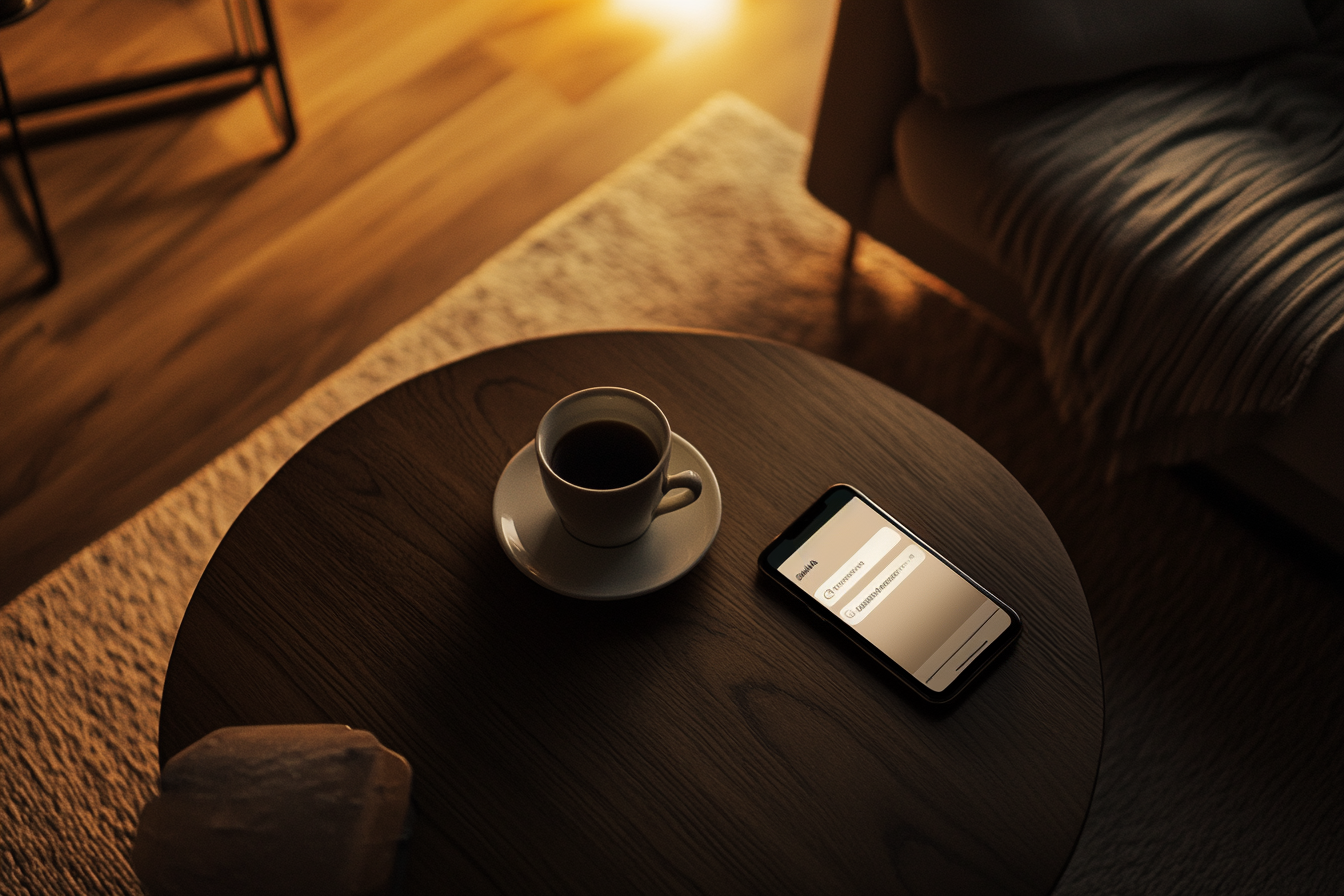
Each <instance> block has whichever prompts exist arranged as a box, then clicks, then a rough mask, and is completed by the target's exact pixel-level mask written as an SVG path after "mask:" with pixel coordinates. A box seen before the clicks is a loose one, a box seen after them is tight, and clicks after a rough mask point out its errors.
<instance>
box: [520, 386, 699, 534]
mask: <svg viewBox="0 0 1344 896" xmlns="http://www.w3.org/2000/svg"><path fill="white" fill-rule="evenodd" d="M632 430H633V431H632ZM645 439H647V443H645V441H644V440H645ZM671 448H672V429H671V427H670V426H669V425H668V422H667V417H666V416H664V415H663V412H662V410H661V409H660V408H659V407H658V406H657V405H656V404H654V403H653V402H652V401H650V400H649V399H648V398H646V397H645V396H643V395H641V394H639V393H638V392H633V391H631V390H629V389H622V388H619V387H616V386H599V387H596V388H593V389H584V390H582V391H580V392H575V393H573V394H572V395H568V396H566V397H564V398H562V399H560V401H558V402H556V403H555V404H554V405H553V406H552V407H551V409H550V410H548V411H547V412H546V414H545V415H544V416H543V417H542V418H541V423H540V424H539V425H538V427H537V441H536V450H537V466H538V467H539V469H540V471H541V479H542V484H543V485H544V487H545V489H546V497H547V498H549V499H550V502H551V505H552V506H553V507H554V508H555V511H556V513H557V514H558V515H559V517H560V521H561V522H562V523H563V524H564V526H565V529H567V530H568V531H569V533H570V534H571V535H573V536H574V537H575V538H577V539H579V540H580V541H583V542H586V543H588V544H591V545H594V546H597V547H619V546H620V545H624V544H629V543H630V542H632V541H634V540H635V539H637V538H639V537H640V536H641V535H643V534H644V531H645V530H646V529H648V527H649V524H650V523H651V522H653V519H654V517H656V516H658V515H659V514H662V513H668V512H670V511H672V510H677V509H679V508H681V507H685V506H686V505H688V504H690V503H692V502H693V501H695V500H696V499H697V498H698V497H699V496H700V490H701V486H702V483H701V481H700V477H699V475H698V474H696V473H694V472H692V471H689V470H687V471H684V472H681V473H677V474H675V475H674V476H668V475H667V466H668V461H669V459H670V457H671ZM557 449H559V450H557ZM638 455H643V457H644V459H643V460H642V461H641V460H639V459H638V457H637V456H638ZM632 463H633V464H634V466H633V467H632ZM646 464H647V469H646V470H645V471H644V472H643V473H642V475H641V474H640V470H639V469H638V467H640V466H645V465H646ZM557 468H559V469H557ZM562 471H563V472H564V473H565V474H566V475H561V472H562ZM585 483H586V485H585ZM618 483H621V484H618ZM673 489H686V490H687V491H685V492H682V493H680V494H674V495H670V496H668V497H666V498H664V495H665V494H666V493H667V492H668V491H671V490H673Z"/></svg>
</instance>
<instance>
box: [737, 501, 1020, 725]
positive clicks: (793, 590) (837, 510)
mask: <svg viewBox="0 0 1344 896" xmlns="http://www.w3.org/2000/svg"><path fill="white" fill-rule="evenodd" d="M759 562H760V566H761V569H762V570H763V571H764V572H765V573H766V575H768V576H769V577H770V578H772V579H774V580H775V581H776V582H778V583H779V584H781V585H783V586H784V589H785V590H786V591H788V592H789V593H790V594H792V595H794V596H795V597H797V598H798V599H799V600H801V601H802V602H803V603H804V604H806V605H807V606H808V607H810V608H811V609H812V610H813V611H815V612H816V613H817V614H818V615H819V616H821V618H823V619H825V620H826V622H827V623H828V624H830V625H832V626H833V627H835V628H836V629H838V630H839V631H841V632H842V633H843V634H844V635H845V636H846V637H848V638H849V639H850V640H852V641H854V642H855V643H856V644H858V645H859V646H860V647H861V648H863V649H864V650H865V651H866V652H867V653H869V654H870V655H872V657H873V658H874V659H876V660H877V661H878V662H880V663H881V664H882V665H883V666H885V667H886V668H887V669H889V670H890V671H891V672H892V673H894V674H895V675H896V677H897V678H899V679H901V681H903V682H905V683H906V684H908V685H909V686H910V687H912V688H913V689H914V690H915V692H916V693H918V694H919V695H920V696H921V697H923V698H924V699H925V700H929V701H931V702H934V703H945V702H947V701H948V700H951V699H952V698H954V697H955V696H956V695H957V694H959V693H960V692H961V691H962V690H963V689H964V688H965V687H966V685H967V684H968V683H970V681H971V680H972V679H973V678H975V676H976V675H978V674H979V673H980V672H981V671H982V670H983V669H984V668H985V667H986V666H987V665H989V663H990V662H991V661H992V660H993V659H994V657H995V656H997V655H998V654H1000V653H1002V652H1003V649H1004V648H1005V647H1007V646H1008V645H1009V644H1011V643H1012V642H1013V640H1014V639H1015V638H1016V637H1017V636H1018V634H1019V633H1020V632H1021V631H1022V621H1021V620H1020V619H1019V618H1018V616H1017V614H1016V613H1014V612H1013V611H1012V610H1011V609H1009V608H1008V606H1007V605H1006V604H1005V603H1004V602H1003V601H1001V600H999V599H998V598H997V597H995V596H994V595H992V594H990V593H989V592H988V591H986V590H985V589H984V588H981V587H980V586H979V585H977V584H976V583H975V582H974V581H972V580H971V578H970V576H968V575H966V574H965V573H963V572H962V571H961V570H959V569H957V568H956V567H955V566H953V565H952V564H951V563H949V562H947V561H946V560H944V559H943V557H942V556H941V555H939V553H938V552H937V551H935V550H934V549H933V548H931V547H929V546H928V545H927V544H925V543H924V542H923V541H922V540H921V539H920V538H919V537H918V536H916V535H915V534H914V533H913V532H911V531H910V530H909V529H907V528H905V527H904V526H902V525H901V524H900V523H898V522H897V521H896V520H895V519H894V518H893V517H892V516H891V514H889V513H887V512H886V511H884V510H883V509H882V508H880V507H878V506H877V505H876V504H874V503H873V502H872V501H871V500H869V498H868V497H867V496H866V495H864V494H862V493H861V492H859V490H858V489H856V488H854V487H853V486H851V485H833V486H831V487H830V488H829V489H827V490H826V493H825V494H824V495H822V496H821V497H820V498H818V499H817V501H816V503H814V504H813V505H812V506H811V507H809V508H808V509H807V510H805V511H804V512H803V514H802V516H800V517H798V519H796V520H794V521H793V523H792V524H791V525H790V526H789V527H788V528H787V529H785V530H784V532H783V533H782V534H781V535H780V536H779V537H778V538H776V539H775V540H774V541H772V542H770V544H769V545H767V546H766V548H765V550H763V551H762V552H761V556H760V561H759Z"/></svg>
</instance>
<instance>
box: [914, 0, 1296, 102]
mask: <svg viewBox="0 0 1344 896" xmlns="http://www.w3.org/2000/svg"><path fill="white" fill-rule="evenodd" d="M906 14H907V15H908V17H909V21H910V30H911V34H912V37H913V38H914V43H915V51H916V53H917V55H918V57H919V78H920V84H921V86H922V87H923V89H924V90H925V91H926V92H928V93H931V94H933V95H934V96H936V97H937V98H938V99H939V100H940V101H942V103H943V104H944V105H945V106H948V107H954V108H955V107H964V106H971V105H976V104H978V103H984V102H988V101H990V100H995V99H999V98H1001V97H1005V96H1009V95H1012V94H1015V93H1019V92H1021V91H1024V90H1030V89H1032V88H1037V87H1048V86H1058V85H1064V84H1079V83H1084V82H1088V81H1096V80H1100V79H1103V78H1108V77H1111V76H1114V75H1119V74H1123V73H1125V72H1131V71H1136V70H1138V69H1142V68H1149V67H1152V66H1158V65H1170V64H1177V63H1196V62H1214V61H1218V60H1227V59H1236V58H1240V57H1245V56H1253V55H1256V54H1259V53H1264V52H1267V51H1270V50H1275V49H1279V48H1282V47H1288V46H1303V45H1306V44H1309V43H1311V42H1312V41H1313V40H1314V39H1315V32H1314V29H1313V27H1312V23H1311V19H1310V18H1309V17H1308V16H1307V12H1306V10H1305V9H1304V7H1303V5H1302V2H1301V0H906Z"/></svg>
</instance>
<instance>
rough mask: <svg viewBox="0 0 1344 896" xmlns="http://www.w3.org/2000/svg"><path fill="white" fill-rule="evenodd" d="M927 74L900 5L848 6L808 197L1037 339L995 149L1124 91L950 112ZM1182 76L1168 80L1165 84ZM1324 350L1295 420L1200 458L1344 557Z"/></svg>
mask: <svg viewBox="0 0 1344 896" xmlns="http://www.w3.org/2000/svg"><path fill="white" fill-rule="evenodd" d="M1322 5H1323V4H1316V6H1317V7H1320V6H1322ZM917 64H918V63H917V59H916V55H915V49H914V45H913V43H912V39H911V31H910V27H909V25H908V22H907V18H906V14H905V10H904V9H903V7H902V5H901V3H899V2H897V0H842V3H841V6H840V10H839V18H838V21H837V26H836V32H835V38H834V43H833V47H832V54H831V59H830V63H829V68H828V72H827V78H826V84H825V88H824V92H823V97H822V103H821V108H820V112H819V116H818V122H817V128H816V133H815V136H814V143H813V151H812V157H811V160H810V163H809V168H808V172H807V186H808V189H809V190H810V191H811V192H812V193H813V194H814V195H815V196H816V197H817V198H818V199H820V200H821V201H822V202H823V203H825V204H826V205H827V206H829V207H830V208H832V209H834V210H835V211H836V212H838V213H839V214H841V215H842V216H843V217H844V218H846V219H847V220H848V221H849V222H850V224H851V225H852V226H853V227H855V228H856V229H857V230H859V231H862V232H865V233H867V234H869V235H871V236H872V237H874V238H875V239H878V240H880V241H882V242H884V243H887V244H888V245H890V246H892V247H893V248H894V249H896V250H897V251H898V252H900V253H901V254H903V255H905V256H906V257H908V258H909V259H910V260H912V261H914V262H915V263H916V264H918V265H920V266H921V267H923V268H925V269H926V270H928V271H930V272H932V273H934V274H935V275H937V276H938V277H939V278H941V279H943V280H945V281H946V282H947V283H949V284H950V285H951V286H953V287H954V288H956V289H958V290H959V291H961V292H962V293H964V294H965V295H966V297H967V298H969V299H971V300H972V301H974V302H976V303H978V304H980V305H982V306H983V307H985V308H986V309H988V310H989V311H991V312H992V313H993V314H995V315H996V316H998V317H999V318H1000V319H1002V320H1003V321H1004V322H1005V323H1007V324H1008V325H1009V326H1011V327H1012V328H1014V329H1015V330H1016V331H1018V332H1019V333H1021V334H1023V335H1025V336H1026V337H1027V338H1030V339H1033V340H1035V339H1037V338H1038V337H1039V332H1040V329H1041V321H1040V319H1039V317H1038V318H1037V319H1035V320H1034V321H1033V318H1032V317H1031V316H1030V315H1029V314H1028V307H1029V306H1031V299H1032V297H1031V296H1029V295H1028V294H1027V292H1026V290H1024V288H1023V286H1022V284H1021V282H1020V280H1019V276H1020V273H1019V274H1017V275H1015V273H1014V272H1013V271H1011V270H1007V269H1005V268H1010V267H1011V265H1005V263H1004V261H1003V258H1002V251H999V252H997V253H996V246H995V243H994V240H993V239H992V235H991V234H990V233H989V232H988V231H987V229H986V225H985V221H984V218H985V215H984V204H985V201H986V200H985V196H986V193H987V192H992V187H993V186H994V185H993V181H992V179H993V178H994V177H995V176H996V169H995V167H994V164H992V162H993V149H994V148H995V146H996V143H995V141H996V140H998V139H999V138H1000V137H1001V136H1002V135H1003V134H1004V133H1006V132H1008V131H1011V130H1012V129H1014V128H1018V129H1020V128H1021V126H1022V123H1023V122H1024V121H1026V120H1028V119H1029V118H1030V117H1031V116H1033V115H1036V114H1038V113H1039V111H1040V110H1041V109H1042V108H1051V109H1056V110H1057V109H1058V108H1059V107H1060V103H1063V102H1068V103H1074V104H1076V103H1078V102H1080V101H1084V100H1085V95H1086V94H1087V91H1089V90H1098V89H1099V90H1100V91H1101V92H1103V93H1106V94H1107V95H1108V96H1114V95H1115V92H1116V90H1117V89H1120V88H1122V87H1123V84H1121V85H1120V86H1119V87H1117V85H1116V84H1115V82H1114V81H1111V82H1107V83H1106V84H1104V85H1102V87H1101V88H1097V87H1096V86H1095V85H1083V86H1081V87H1067V88H1048V89H1045V90H1036V91H1030V92H1028V93H1026V94H1024V95H1023V96H1021V97H1014V98H1012V99H1009V100H1006V101H1002V102H990V103H987V104H980V105H977V106H975V107H972V108H966V109H958V108H953V109H948V108H945V107H944V105H943V104H942V103H940V102H939V101H938V100H935V99H934V98H932V97H930V96H929V95H927V94H926V93H924V92H923V91H922V90H921V87H920V83H919V78H918V76H917ZM1257 64H1260V60H1259V59H1252V60H1246V61H1234V62H1231V63H1227V64H1226V65H1230V66H1234V67H1235V66H1238V65H1245V66H1252V65H1257ZM1206 68H1207V67H1199V66H1196V67H1192V69H1191V70H1192V71H1195V72H1202V71H1204V70H1205V69H1206ZM1179 73H1180V70H1179V69H1171V68H1166V69H1163V74H1162V76H1163V77H1173V76H1175V75H1179ZM1080 97H1081V98H1083V99H1081V100H1080ZM1340 126H1341V128H1344V121H1341V122H1340ZM1342 188H1344V186H1342ZM1340 204H1341V205H1344V192H1341V193H1340ZM999 248H1000V249H1001V247H999ZM1339 288H1340V289H1341V290H1344V284H1341V285H1340V287H1339ZM1323 344H1325V345H1327V346H1328V347H1327V348H1326V349H1325V350H1324V351H1323V352H1322V353H1321V355H1320V357H1319V358H1318V359H1316V361H1315V363H1314V365H1313V369H1312V371H1311V374H1310V379H1309V380H1308V381H1307V384H1306V386H1305V388H1303V389H1302V390H1301V391H1300V392H1299V393H1298V394H1297V395H1296V398H1295V401H1294V402H1293V404H1292V406H1291V410H1289V411H1288V412H1287V413H1284V414H1280V415H1277V416H1275V417H1273V418H1270V419H1264V418H1263V416H1262V417H1261V418H1256V419H1254V420H1250V421H1249V422H1248V425H1247V426H1246V427H1245V432H1246V435H1245V436H1244V437H1242V438H1231V439H1223V440H1222V442H1221V443H1219V444H1218V447H1217V449H1216V452H1215V453H1212V454H1208V453H1205V454H1203V455H1197V456H1196V457H1195V458H1194V459H1197V460H1199V461H1200V462H1202V463H1204V464H1206V465H1207V466H1208V467H1211V468H1212V469H1214V470H1215V471H1217V472H1218V473H1220V474H1221V475H1222V476H1223V477H1225V478H1226V479H1228V480H1230V481H1231V482H1233V483H1234V484H1235V485H1237V486H1238V487H1239V488H1240V489H1242V490H1243V491H1244V492H1246V493H1247V494H1249V495H1251V496H1252V497H1254V498H1255V499H1257V500H1258V501H1260V502H1261V503H1263V504H1265V505H1268V506H1269V507H1271V508H1272V509H1274V510H1275V511H1277V512H1278V513H1279V514H1281V515H1282V516H1284V517H1285V518H1287V519H1289V520H1290V521H1292V522H1293V523H1295V524H1296V525H1297V526H1299V527H1301V528H1302V529H1305V530H1307V531H1308V532H1310V533H1312V534H1314V535H1315V536H1316V537H1317V538H1318V539H1320V540H1321V541H1322V542H1324V543H1325V544H1326V545H1327V546H1329V547H1330V548H1332V549H1333V550H1335V551H1337V552H1340V553H1344V340H1341V339H1332V340H1328V341H1324V342H1323Z"/></svg>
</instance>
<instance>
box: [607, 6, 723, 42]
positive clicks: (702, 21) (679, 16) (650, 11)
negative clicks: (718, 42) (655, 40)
mask: <svg viewBox="0 0 1344 896" xmlns="http://www.w3.org/2000/svg"><path fill="white" fill-rule="evenodd" d="M611 5H612V8H613V9H614V10H615V11H616V12H617V13H620V14H621V15H625V16H629V17H631V18H634V19H640V20H642V21H645V22H648V23H649V24H651V25H654V26H656V27H658V28H662V29H664V30H667V31H669V32H671V33H673V34H675V35H678V36H682V37H691V36H695V37H709V36H711V35H714V34H717V33H719V32H721V31H723V30H724V29H726V28H727V27H728V24H729V22H731V21H732V18H733V12H734V7H736V6H737V0H611Z"/></svg>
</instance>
